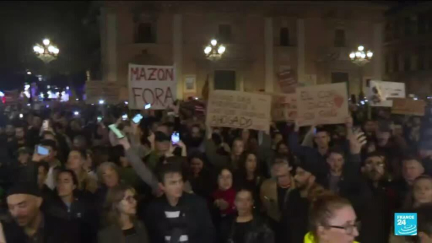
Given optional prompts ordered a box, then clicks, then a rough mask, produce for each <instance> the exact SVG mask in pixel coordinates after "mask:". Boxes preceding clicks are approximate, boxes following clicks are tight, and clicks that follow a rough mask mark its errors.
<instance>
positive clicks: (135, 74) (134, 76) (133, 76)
mask: <svg viewBox="0 0 432 243" xmlns="http://www.w3.org/2000/svg"><path fill="white" fill-rule="evenodd" d="M130 73H131V75H130V79H131V81H132V80H134V79H137V78H138V76H139V69H138V68H131V70H130Z"/></svg>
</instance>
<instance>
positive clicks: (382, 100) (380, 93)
mask: <svg viewBox="0 0 432 243" xmlns="http://www.w3.org/2000/svg"><path fill="white" fill-rule="evenodd" d="M368 97H369V104H370V105H371V106H382V107H392V104H393V102H392V99H393V98H405V84H404V83H397V82H383V81H377V80H371V81H370V85H369V96H368Z"/></svg>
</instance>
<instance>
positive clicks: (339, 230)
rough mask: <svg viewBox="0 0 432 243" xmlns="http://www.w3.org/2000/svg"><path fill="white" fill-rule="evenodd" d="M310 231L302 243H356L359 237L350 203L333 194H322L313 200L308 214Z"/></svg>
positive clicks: (357, 226) (357, 225) (355, 217)
mask: <svg viewBox="0 0 432 243" xmlns="http://www.w3.org/2000/svg"><path fill="white" fill-rule="evenodd" d="M309 224H310V229H311V231H310V232H309V233H308V234H306V236H305V238H304V243H346V242H356V241H354V239H355V238H356V237H357V236H358V235H359V232H358V230H359V229H358V228H359V224H358V222H357V216H356V214H355V212H354V209H353V207H352V206H351V203H350V202H349V201H348V200H347V199H344V198H341V197H339V196H337V195H333V194H324V195H322V196H319V197H318V198H316V199H315V201H314V202H313V203H312V205H311V208H310V212H309Z"/></svg>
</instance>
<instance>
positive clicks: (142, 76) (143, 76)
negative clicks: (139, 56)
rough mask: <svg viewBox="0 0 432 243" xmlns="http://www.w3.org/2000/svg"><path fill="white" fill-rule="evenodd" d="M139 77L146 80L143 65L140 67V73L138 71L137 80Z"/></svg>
mask: <svg viewBox="0 0 432 243" xmlns="http://www.w3.org/2000/svg"><path fill="white" fill-rule="evenodd" d="M141 78H144V80H147V77H146V71H145V68H143V67H142V68H141V73H140V75H139V77H138V78H137V80H139V79H141Z"/></svg>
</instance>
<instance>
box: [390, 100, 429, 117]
mask: <svg viewBox="0 0 432 243" xmlns="http://www.w3.org/2000/svg"><path fill="white" fill-rule="evenodd" d="M425 106H426V102H425V101H424V100H413V99H393V107H392V113H393V114H400V115H413V116H424V114H425Z"/></svg>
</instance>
